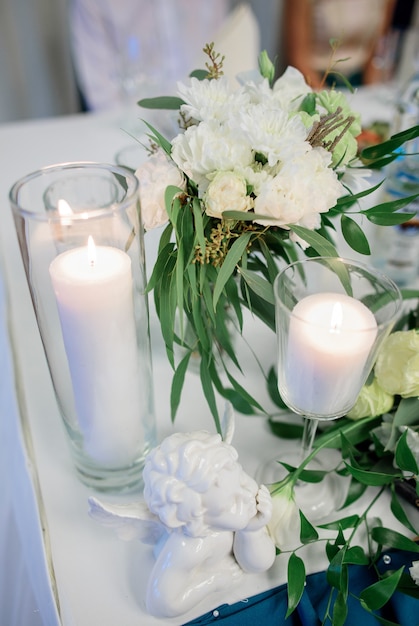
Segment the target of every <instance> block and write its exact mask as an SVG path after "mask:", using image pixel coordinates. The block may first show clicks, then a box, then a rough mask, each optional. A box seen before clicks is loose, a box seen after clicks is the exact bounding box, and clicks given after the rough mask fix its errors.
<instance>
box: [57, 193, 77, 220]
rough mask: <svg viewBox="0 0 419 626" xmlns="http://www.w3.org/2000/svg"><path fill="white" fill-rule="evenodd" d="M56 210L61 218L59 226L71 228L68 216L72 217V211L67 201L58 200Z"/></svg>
mask: <svg viewBox="0 0 419 626" xmlns="http://www.w3.org/2000/svg"><path fill="white" fill-rule="evenodd" d="M57 208H58V215H59V216H60V217H61V224H62V225H63V226H71V224H72V223H73V222H72V220H71V219H69V216H70V215H73V211H72V209H71V206H70V205H69V204H68V202H67V200H63V199H62V198H60V200H58V203H57Z"/></svg>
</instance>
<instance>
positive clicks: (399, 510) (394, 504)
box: [390, 485, 418, 535]
mask: <svg viewBox="0 0 419 626" xmlns="http://www.w3.org/2000/svg"><path fill="white" fill-rule="evenodd" d="M390 508H391V512H392V513H393V515H394V517H395V518H396V519H398V520H399V522H400V523H401V524H403V526H406V528H408V529H409V530H410V531H411V532H412V533H413V534H414V535H417V534H418V530H417V529H416V528H415V527H414V526H413V524H412V523H411V521H410V519H409V518H408V517H407V515H406V511H405V510H404V508H403V507H402V505H401V503H400V500H399V498H398V497H397V493H396V490H395V487H394V485H391V503H390Z"/></svg>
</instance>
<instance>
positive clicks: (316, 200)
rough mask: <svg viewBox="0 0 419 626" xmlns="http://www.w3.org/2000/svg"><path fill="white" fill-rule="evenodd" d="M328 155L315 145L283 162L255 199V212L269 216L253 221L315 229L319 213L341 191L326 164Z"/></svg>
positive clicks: (333, 174) (332, 201)
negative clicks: (294, 157)
mask: <svg viewBox="0 0 419 626" xmlns="http://www.w3.org/2000/svg"><path fill="white" fill-rule="evenodd" d="M330 158H331V156H330V154H329V153H328V152H327V151H326V150H323V148H316V149H311V150H310V151H309V152H307V153H306V154H304V155H302V156H300V157H298V158H296V159H294V160H293V161H289V162H286V163H284V166H283V167H282V168H281V170H280V172H279V173H278V174H277V175H276V176H275V177H274V178H272V180H270V181H268V182H267V183H266V184H265V185H263V186H262V189H261V193H260V195H259V196H258V197H257V198H256V200H255V213H257V214H258V215H266V216H268V217H270V218H272V219H270V220H269V219H267V220H263V219H256V220H255V221H256V222H258V223H259V224H264V225H266V226H272V225H276V226H282V227H286V225H287V224H300V225H302V226H306V227H307V228H317V226H318V225H319V217H318V214H319V213H325V212H326V211H328V210H329V209H330V208H331V207H333V206H334V205H335V204H336V201H337V199H338V198H339V197H340V196H341V195H342V193H343V191H344V189H343V187H342V185H341V184H340V182H339V181H338V178H337V176H336V174H335V172H334V171H333V170H332V169H331V168H330V167H329V164H330Z"/></svg>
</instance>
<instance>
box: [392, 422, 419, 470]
mask: <svg viewBox="0 0 419 626" xmlns="http://www.w3.org/2000/svg"><path fill="white" fill-rule="evenodd" d="M396 463H397V466H398V467H400V469H401V470H404V471H406V472H412V474H419V467H418V464H417V462H416V459H415V457H414V456H413V453H412V451H411V449H410V448H409V445H408V443H407V430H405V431H404V433H403V435H402V436H401V437H400V439H399V441H398V442H397V446H396Z"/></svg>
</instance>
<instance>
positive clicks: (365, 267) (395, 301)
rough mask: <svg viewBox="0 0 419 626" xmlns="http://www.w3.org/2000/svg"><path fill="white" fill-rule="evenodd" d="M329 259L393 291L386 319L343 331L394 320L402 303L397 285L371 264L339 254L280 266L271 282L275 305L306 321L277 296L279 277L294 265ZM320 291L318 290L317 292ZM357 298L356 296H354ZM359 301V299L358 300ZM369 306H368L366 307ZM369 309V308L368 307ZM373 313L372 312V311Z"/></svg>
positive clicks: (318, 326)
mask: <svg viewBox="0 0 419 626" xmlns="http://www.w3.org/2000/svg"><path fill="white" fill-rule="evenodd" d="M330 260H334V261H340V262H342V263H343V264H345V265H348V266H349V265H351V266H353V267H355V268H357V269H360V270H362V271H364V272H366V273H368V274H370V275H373V276H374V277H376V278H377V279H378V280H379V281H380V282H381V283H383V284H387V285H388V286H389V287H390V288H391V289H392V291H393V295H394V297H393V298H392V300H391V302H392V304H393V305H394V311H393V314H392V315H391V316H389V317H388V319H386V320H385V321H382V322H380V323H377V326H374V327H373V326H369V327H367V328H365V329H361V330H359V329H355V328H353V329H350V328H347V329H346V328H345V332H348V333H351V332H352V333H362V332H370V331H371V330H372V328H376V329H378V330H380V329H381V328H382V327H387V326H388V325H389V324H390V323H391V322H393V321H394V320H396V318H397V315H398V313H399V312H400V309H401V308H402V303H403V297H402V294H401V291H400V289H399V287H398V286H397V284H396V283H395V282H394V281H393V280H392V279H391V278H390V277H389V276H387V275H386V274H384V273H383V272H381V271H380V270H377V269H375V268H373V267H371V266H368V265H366V264H365V263H362V262H359V261H356V260H355V259H349V258H345V257H341V256H337V257H335V256H316V257H307V258H306V259H299V260H298V261H293V262H292V263H289V264H288V265H286V266H285V267H284V268H282V269H281V270H280V271H279V272H278V274H277V275H276V277H275V280H274V282H273V293H274V299H275V306H278V305H279V306H280V308H281V309H282V310H283V311H286V312H288V314H289V315H290V316H291V317H292V316H293V317H294V318H296V319H298V320H299V321H301V322H303V323H308V322H307V320H305V319H303V318H301V317H299V316H298V315H295V313H293V310H292V309H290V308H289V307H288V306H287V305H286V304H285V303H284V302H282V300H281V299H280V298H279V297H278V295H277V290H278V283H279V280H280V278H281V277H282V276H283V275H284V274H285V272H287V271H289V270H290V269H292V268H294V267H296V266H299V265H300V266H301V265H305V264H307V263H310V262H316V261H320V262H321V261H326V262H327V261H330ZM319 293H320V292H319ZM324 293H333V292H332V291H330V290H329V291H327V290H324ZM356 299H357V300H358V298H356ZM359 301H360V302H361V300H359ZM368 308H369V307H368ZM369 310H371V309H369ZM372 313H373V312H372ZM373 314H374V313H373ZM310 324H311V325H313V324H312V323H310ZM315 326H316V327H317V328H324V326H323V325H322V324H315Z"/></svg>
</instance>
